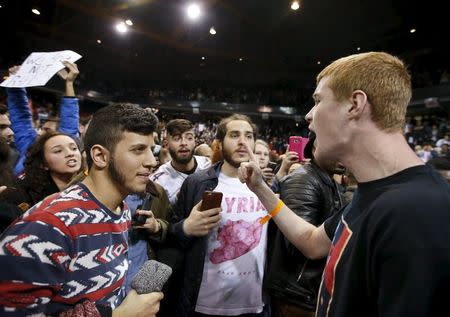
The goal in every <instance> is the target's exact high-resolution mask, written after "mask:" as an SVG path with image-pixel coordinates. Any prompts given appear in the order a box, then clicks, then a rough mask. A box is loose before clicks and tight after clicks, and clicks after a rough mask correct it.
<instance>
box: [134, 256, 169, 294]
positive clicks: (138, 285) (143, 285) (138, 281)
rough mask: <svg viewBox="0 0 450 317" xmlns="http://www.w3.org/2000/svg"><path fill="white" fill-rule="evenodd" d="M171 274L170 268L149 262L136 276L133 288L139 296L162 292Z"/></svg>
mask: <svg viewBox="0 0 450 317" xmlns="http://www.w3.org/2000/svg"><path fill="white" fill-rule="evenodd" d="M171 274H172V268H171V267H170V266H168V265H166V264H164V263H161V262H158V261H155V260H148V261H147V262H145V263H144V265H143V266H142V268H141V269H140V270H139V272H137V273H136V275H135V276H134V278H133V281H132V282H131V287H132V288H133V289H135V290H136V292H137V293H138V294H148V293H152V292H161V290H162V288H163V286H164V284H165V283H166V282H167V280H168V279H169V277H170V275H171Z"/></svg>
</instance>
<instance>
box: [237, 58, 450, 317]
mask: <svg viewBox="0 0 450 317" xmlns="http://www.w3.org/2000/svg"><path fill="white" fill-rule="evenodd" d="M313 98H314V100H315V105H314V107H313V108H312V110H311V111H310V112H309V113H308V114H307V115H306V119H307V120H308V122H309V123H310V125H309V128H310V130H312V131H314V132H315V133H316V135H317V138H316V142H315V148H316V152H315V158H316V160H317V161H326V160H334V161H339V162H341V163H342V164H343V165H344V166H346V167H347V168H348V169H349V170H350V171H351V172H352V174H353V175H354V176H355V178H356V179H357V181H358V189H357V190H356V192H355V194H354V196H353V200H352V202H351V203H350V204H349V205H347V207H346V208H344V210H341V212H340V213H338V214H336V215H335V216H333V217H332V218H329V219H328V220H327V221H326V222H325V223H324V224H323V225H321V226H319V227H315V226H314V225H312V224H309V223H307V222H306V221H304V220H302V219H301V218H300V217H298V216H297V215H296V214H295V213H293V212H292V211H291V210H290V209H289V208H287V207H286V206H284V204H282V202H280V201H279V200H278V198H277V197H276V196H275V195H274V194H273V193H272V192H271V190H270V189H269V188H268V187H267V186H266V185H265V184H264V182H263V181H262V180H261V171H260V169H259V168H258V166H257V163H255V162H253V161H250V162H248V163H242V164H241V167H240V169H239V174H240V179H241V181H243V182H246V183H247V185H248V187H249V188H250V189H251V190H252V191H254V192H255V193H256V195H257V196H258V197H259V199H260V200H261V202H262V203H263V204H264V206H265V207H266V209H267V210H270V211H271V212H270V214H272V215H273V216H272V218H273V219H274V221H275V223H276V224H277V226H278V227H279V228H280V230H281V231H282V232H283V234H284V235H285V236H286V237H287V238H288V239H289V240H290V241H291V242H292V243H293V244H294V245H295V246H296V247H297V248H298V249H299V250H300V251H301V252H302V253H303V254H304V255H305V256H307V257H308V258H311V259H318V258H323V257H325V256H327V255H328V258H327V264H326V267H325V270H324V274H323V277H322V284H321V289H320V292H319V298H318V305H317V316H319V317H322V316H334V317H336V316H339V317H349V316H350V317H353V316H383V317H390V316H396V317H397V316H408V317H410V316H435V315H436V316H437V315H438V313H437V312H438V311H447V305H446V304H447V301H446V300H447V298H446V297H447V294H450V186H449V184H448V183H447V182H446V181H445V180H444V179H443V178H442V176H440V175H439V174H438V173H437V172H436V171H435V170H434V169H433V168H432V167H430V166H425V165H424V164H423V162H422V161H421V160H420V159H419V158H418V157H417V155H416V154H415V153H414V152H413V151H412V150H411V148H410V147H409V145H408V143H407V142H406V140H405V138H404V136H403V133H402V127H403V125H404V121H405V114H406V107H407V105H408V103H409V101H410V98H411V78H410V75H409V74H408V71H407V69H406V67H405V66H404V64H403V62H402V61H401V60H399V59H398V58H396V57H394V56H392V55H389V54H387V53H381V52H369V53H362V54H357V55H351V56H348V57H344V58H341V59H338V60H336V61H335V62H333V63H331V64H330V65H329V66H327V67H326V68H325V69H324V70H322V72H321V73H320V74H319V75H318V77H317V88H316V90H315V92H314V94H313ZM444 309H445V310H444Z"/></svg>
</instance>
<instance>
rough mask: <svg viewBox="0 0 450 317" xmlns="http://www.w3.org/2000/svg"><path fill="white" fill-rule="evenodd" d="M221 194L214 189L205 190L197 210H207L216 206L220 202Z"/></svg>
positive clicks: (218, 205)
mask: <svg viewBox="0 0 450 317" xmlns="http://www.w3.org/2000/svg"><path fill="white" fill-rule="evenodd" d="M222 197H223V194H222V193H220V192H214V191H205V192H204V193H203V198H202V204H201V205H200V208H199V209H198V210H200V211H203V210H208V209H212V208H218V207H220V205H221V204H222Z"/></svg>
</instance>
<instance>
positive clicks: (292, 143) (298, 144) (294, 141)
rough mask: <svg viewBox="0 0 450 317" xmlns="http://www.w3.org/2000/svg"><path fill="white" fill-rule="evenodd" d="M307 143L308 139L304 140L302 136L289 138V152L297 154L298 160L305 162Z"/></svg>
mask: <svg viewBox="0 0 450 317" xmlns="http://www.w3.org/2000/svg"><path fill="white" fill-rule="evenodd" d="M307 142H308V138H302V137H301V136H290V137H289V151H293V152H297V153H298V159H299V160H300V161H303V160H304V159H305V155H304V154H303V150H304V149H305V145H306V143H307Z"/></svg>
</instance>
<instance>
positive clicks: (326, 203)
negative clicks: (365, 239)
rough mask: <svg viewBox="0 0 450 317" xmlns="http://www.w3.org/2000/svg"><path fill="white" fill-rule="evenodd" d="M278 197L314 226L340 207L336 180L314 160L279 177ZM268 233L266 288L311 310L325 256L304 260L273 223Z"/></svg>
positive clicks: (276, 295)
mask: <svg viewBox="0 0 450 317" xmlns="http://www.w3.org/2000/svg"><path fill="white" fill-rule="evenodd" d="M280 198H281V199H282V200H283V201H284V203H285V204H286V206H288V207H289V208H290V209H292V211H294V212H295V213H296V214H297V215H299V216H300V217H302V218H303V219H304V220H306V221H308V222H310V223H312V224H314V225H316V226H319V225H320V224H322V223H323V222H324V221H325V220H326V219H327V218H328V217H330V216H331V215H333V214H334V213H335V212H337V211H339V209H340V208H341V207H342V199H341V196H340V193H339V191H338V189H337V186H336V183H335V182H334V180H333V179H332V178H331V177H330V176H329V175H328V174H327V173H326V172H325V171H324V170H322V169H321V168H320V167H319V166H317V165H316V164H315V163H314V162H312V163H311V164H309V165H305V166H304V167H303V168H300V169H297V170H296V171H295V172H293V173H292V174H290V175H288V176H286V177H285V178H284V179H282V180H281V182H280ZM269 234H270V238H269V253H268V254H269V258H268V267H267V271H266V275H265V279H264V288H265V290H266V291H267V292H268V293H269V295H271V296H273V297H276V298H277V299H278V300H279V301H283V302H286V303H289V304H293V305H295V306H300V307H302V308H303V309H306V310H310V311H314V310H315V306H316V299H317V294H318V291H319V287H320V281H321V277H322V272H323V269H324V267H325V261H326V259H325V258H324V259H321V260H308V259H306V258H305V256H303V254H302V253H301V252H300V251H298V250H297V249H296V248H295V246H294V245H292V244H291V243H290V242H289V241H288V240H287V239H286V238H285V237H284V236H283V234H282V233H281V232H280V231H279V230H278V229H277V228H276V227H275V226H274V225H273V223H272V224H271V227H270V231H269Z"/></svg>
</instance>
